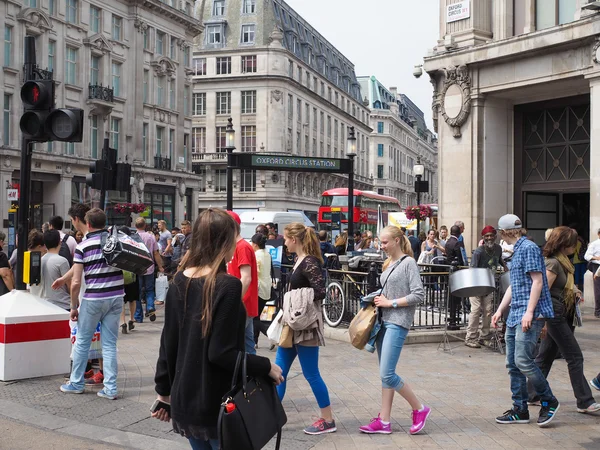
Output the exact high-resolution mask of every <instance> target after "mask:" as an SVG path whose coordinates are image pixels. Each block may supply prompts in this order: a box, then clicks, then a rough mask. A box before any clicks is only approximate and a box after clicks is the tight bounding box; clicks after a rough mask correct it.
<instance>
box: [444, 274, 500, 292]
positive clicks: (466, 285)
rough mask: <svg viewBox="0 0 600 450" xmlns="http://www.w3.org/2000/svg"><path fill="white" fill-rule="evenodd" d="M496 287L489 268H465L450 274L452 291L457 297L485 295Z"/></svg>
mask: <svg viewBox="0 0 600 450" xmlns="http://www.w3.org/2000/svg"><path fill="white" fill-rule="evenodd" d="M495 289H496V283H495V282H494V275H493V274H492V271H491V270H489V269H478V268H471V269H463V270H458V271H456V272H454V273H453V274H452V275H450V293H451V294H452V295H454V296H455V297H483V296H484V295H488V294H490V293H492V292H494V290H495Z"/></svg>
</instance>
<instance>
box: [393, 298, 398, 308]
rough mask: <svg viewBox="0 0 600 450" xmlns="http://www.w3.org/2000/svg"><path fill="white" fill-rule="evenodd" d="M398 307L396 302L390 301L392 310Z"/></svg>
mask: <svg viewBox="0 0 600 450" xmlns="http://www.w3.org/2000/svg"><path fill="white" fill-rule="evenodd" d="M397 307H398V300H396V299H394V300H392V308H397Z"/></svg>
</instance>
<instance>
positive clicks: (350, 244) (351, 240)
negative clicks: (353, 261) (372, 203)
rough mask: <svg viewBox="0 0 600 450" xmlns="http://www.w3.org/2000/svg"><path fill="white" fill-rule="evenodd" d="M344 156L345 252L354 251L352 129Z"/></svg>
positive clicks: (354, 147)
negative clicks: (346, 164)
mask: <svg viewBox="0 0 600 450" xmlns="http://www.w3.org/2000/svg"><path fill="white" fill-rule="evenodd" d="M346 156H347V157H348V159H350V171H349V172H348V248H347V250H346V251H347V252H353V251H354V158H355V157H356V135H355V133H354V127H350V128H349V129H348V141H347V144H346Z"/></svg>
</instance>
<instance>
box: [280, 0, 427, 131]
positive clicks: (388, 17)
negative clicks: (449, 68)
mask: <svg viewBox="0 0 600 450" xmlns="http://www.w3.org/2000/svg"><path fill="white" fill-rule="evenodd" d="M286 2H287V3H288V4H289V5H290V6H291V7H292V8H293V9H294V10H295V11H296V12H297V13H298V14H300V15H301V16H302V17H303V18H304V19H305V20H306V21H308V23H310V24H311V25H312V26H313V27H314V28H315V29H316V30H317V31H318V32H319V33H320V34H321V35H322V36H323V37H324V38H325V39H327V40H328V41H329V42H331V44H332V45H333V46H335V47H336V48H337V49H338V50H339V51H340V52H341V53H342V54H343V55H344V56H345V57H346V58H348V59H349V60H350V61H351V62H352V63H354V67H355V71H356V75H357V76H365V75H369V76H370V75H375V76H376V77H377V79H378V80H379V81H380V82H381V83H382V84H383V85H384V86H386V87H387V88H389V87H390V86H396V87H397V88H398V92H400V93H403V94H406V95H408V97H410V99H411V100H412V101H413V102H414V103H415V104H416V105H417V106H418V107H419V108H420V109H421V110H422V111H423V112H424V113H425V120H426V121H427V126H428V128H429V129H430V130H432V131H433V124H432V121H431V95H432V92H433V91H432V87H431V83H430V82H429V76H428V75H427V74H424V75H423V76H421V78H419V79H416V78H415V77H414V76H413V74H412V73H413V68H414V66H415V65H416V64H422V63H423V57H424V56H427V52H428V50H430V49H432V48H433V47H434V46H435V44H436V43H437V40H438V37H439V1H438V0H286Z"/></svg>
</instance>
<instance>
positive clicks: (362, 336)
mask: <svg viewBox="0 0 600 450" xmlns="http://www.w3.org/2000/svg"><path fill="white" fill-rule="evenodd" d="M376 320H377V307H376V306H375V305H373V304H371V305H368V306H367V307H366V308H362V309H361V310H360V311H359V312H358V314H357V315H356V316H354V319H352V322H350V329H349V330H348V334H349V335H350V343H351V344H352V345H353V346H354V347H356V348H357V349H359V350H362V349H363V348H365V345H367V342H369V337H370V336H371V330H372V329H373V327H374V326H375V321H376Z"/></svg>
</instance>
